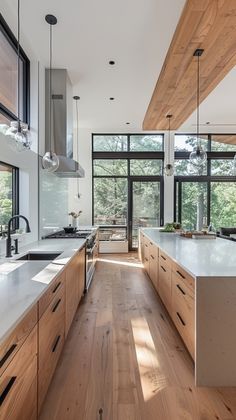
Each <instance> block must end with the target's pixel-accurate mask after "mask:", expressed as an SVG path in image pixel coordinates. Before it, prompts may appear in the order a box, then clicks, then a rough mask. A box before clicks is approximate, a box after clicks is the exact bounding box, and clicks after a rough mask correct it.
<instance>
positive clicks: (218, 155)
mask: <svg viewBox="0 0 236 420" xmlns="http://www.w3.org/2000/svg"><path fill="white" fill-rule="evenodd" d="M231 135H235V133H233V134H232V133H214V134H213V133H201V134H200V136H206V137H207V140H208V143H207V144H208V147H207V150H206V152H207V174H206V175H175V176H174V221H175V222H179V223H182V217H181V210H182V194H181V192H182V183H184V182H206V183H207V225H208V226H209V225H210V223H211V182H236V176H234V175H228V176H227V175H211V160H224V159H234V156H235V155H236V150H235V151H218V152H217V151H212V150H211V144H212V143H211V142H212V141H214V139H212V137H214V136H222V137H225V136H231ZM178 136H192V137H196V133H175V137H178ZM190 153H191V151H188V152H187V151H176V150H175V152H174V160H188V159H189V156H190ZM177 209H178V210H177ZM177 214H178V217H177ZM177 219H178V220H177Z"/></svg>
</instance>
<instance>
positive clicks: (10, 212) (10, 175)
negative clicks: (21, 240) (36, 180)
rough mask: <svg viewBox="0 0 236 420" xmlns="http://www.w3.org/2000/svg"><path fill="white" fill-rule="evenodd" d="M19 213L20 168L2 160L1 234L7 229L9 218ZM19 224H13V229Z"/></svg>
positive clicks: (0, 192)
mask: <svg viewBox="0 0 236 420" xmlns="http://www.w3.org/2000/svg"><path fill="white" fill-rule="evenodd" d="M18 213H19V169H18V168H16V167H14V166H11V165H8V164H6V163H3V162H0V234H2V233H3V232H5V231H6V230H7V223H8V221H9V219H10V218H11V217H12V216H14V215H16V214H18ZM17 228H18V225H17V224H16V223H15V224H13V230H15V229H17Z"/></svg>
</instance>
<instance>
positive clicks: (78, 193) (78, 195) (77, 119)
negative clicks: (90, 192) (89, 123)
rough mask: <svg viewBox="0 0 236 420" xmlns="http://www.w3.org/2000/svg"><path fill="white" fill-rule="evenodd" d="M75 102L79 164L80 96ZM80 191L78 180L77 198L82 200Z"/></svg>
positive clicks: (74, 97)
mask: <svg viewBox="0 0 236 420" xmlns="http://www.w3.org/2000/svg"><path fill="white" fill-rule="evenodd" d="M73 99H74V100H75V107H76V142H77V162H78V163H79V108H78V101H79V100H80V96H77V95H76V96H73ZM80 197H81V194H80V190H79V178H77V198H80Z"/></svg>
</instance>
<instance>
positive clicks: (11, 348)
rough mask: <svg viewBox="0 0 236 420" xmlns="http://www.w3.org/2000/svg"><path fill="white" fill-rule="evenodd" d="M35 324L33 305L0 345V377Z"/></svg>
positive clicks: (35, 312)
mask: <svg viewBox="0 0 236 420" xmlns="http://www.w3.org/2000/svg"><path fill="white" fill-rule="evenodd" d="M36 323H37V305H34V306H33V308H31V310H30V311H29V312H28V313H27V315H26V316H25V317H24V318H23V319H22V321H20V322H19V324H18V325H17V327H16V328H15V329H14V330H13V332H12V333H11V334H10V335H9V336H8V338H7V339H6V340H5V341H4V342H3V343H2V344H1V345H0V376H1V375H2V373H3V372H4V370H5V369H6V368H7V366H8V365H9V363H10V362H11V360H12V359H13V357H14V356H15V354H16V353H17V352H18V351H19V349H20V348H21V346H22V345H23V343H24V341H25V340H26V338H27V337H28V335H29V333H30V331H32V329H33V328H34V326H35V325H36Z"/></svg>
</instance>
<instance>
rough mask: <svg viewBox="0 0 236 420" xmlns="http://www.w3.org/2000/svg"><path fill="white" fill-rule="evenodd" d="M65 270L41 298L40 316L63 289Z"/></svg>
mask: <svg viewBox="0 0 236 420" xmlns="http://www.w3.org/2000/svg"><path fill="white" fill-rule="evenodd" d="M64 277H65V274H64V271H63V272H62V273H60V274H59V275H58V276H57V277H56V278H55V279H54V280H53V281H52V284H50V286H49V287H48V289H47V291H46V292H45V293H44V295H43V296H42V297H41V298H40V299H39V318H41V316H42V315H43V313H44V312H45V310H46V309H47V307H48V305H49V304H50V302H51V301H52V300H53V298H54V297H55V294H56V293H57V292H58V291H59V290H60V289H61V287H62V285H63V283H64Z"/></svg>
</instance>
